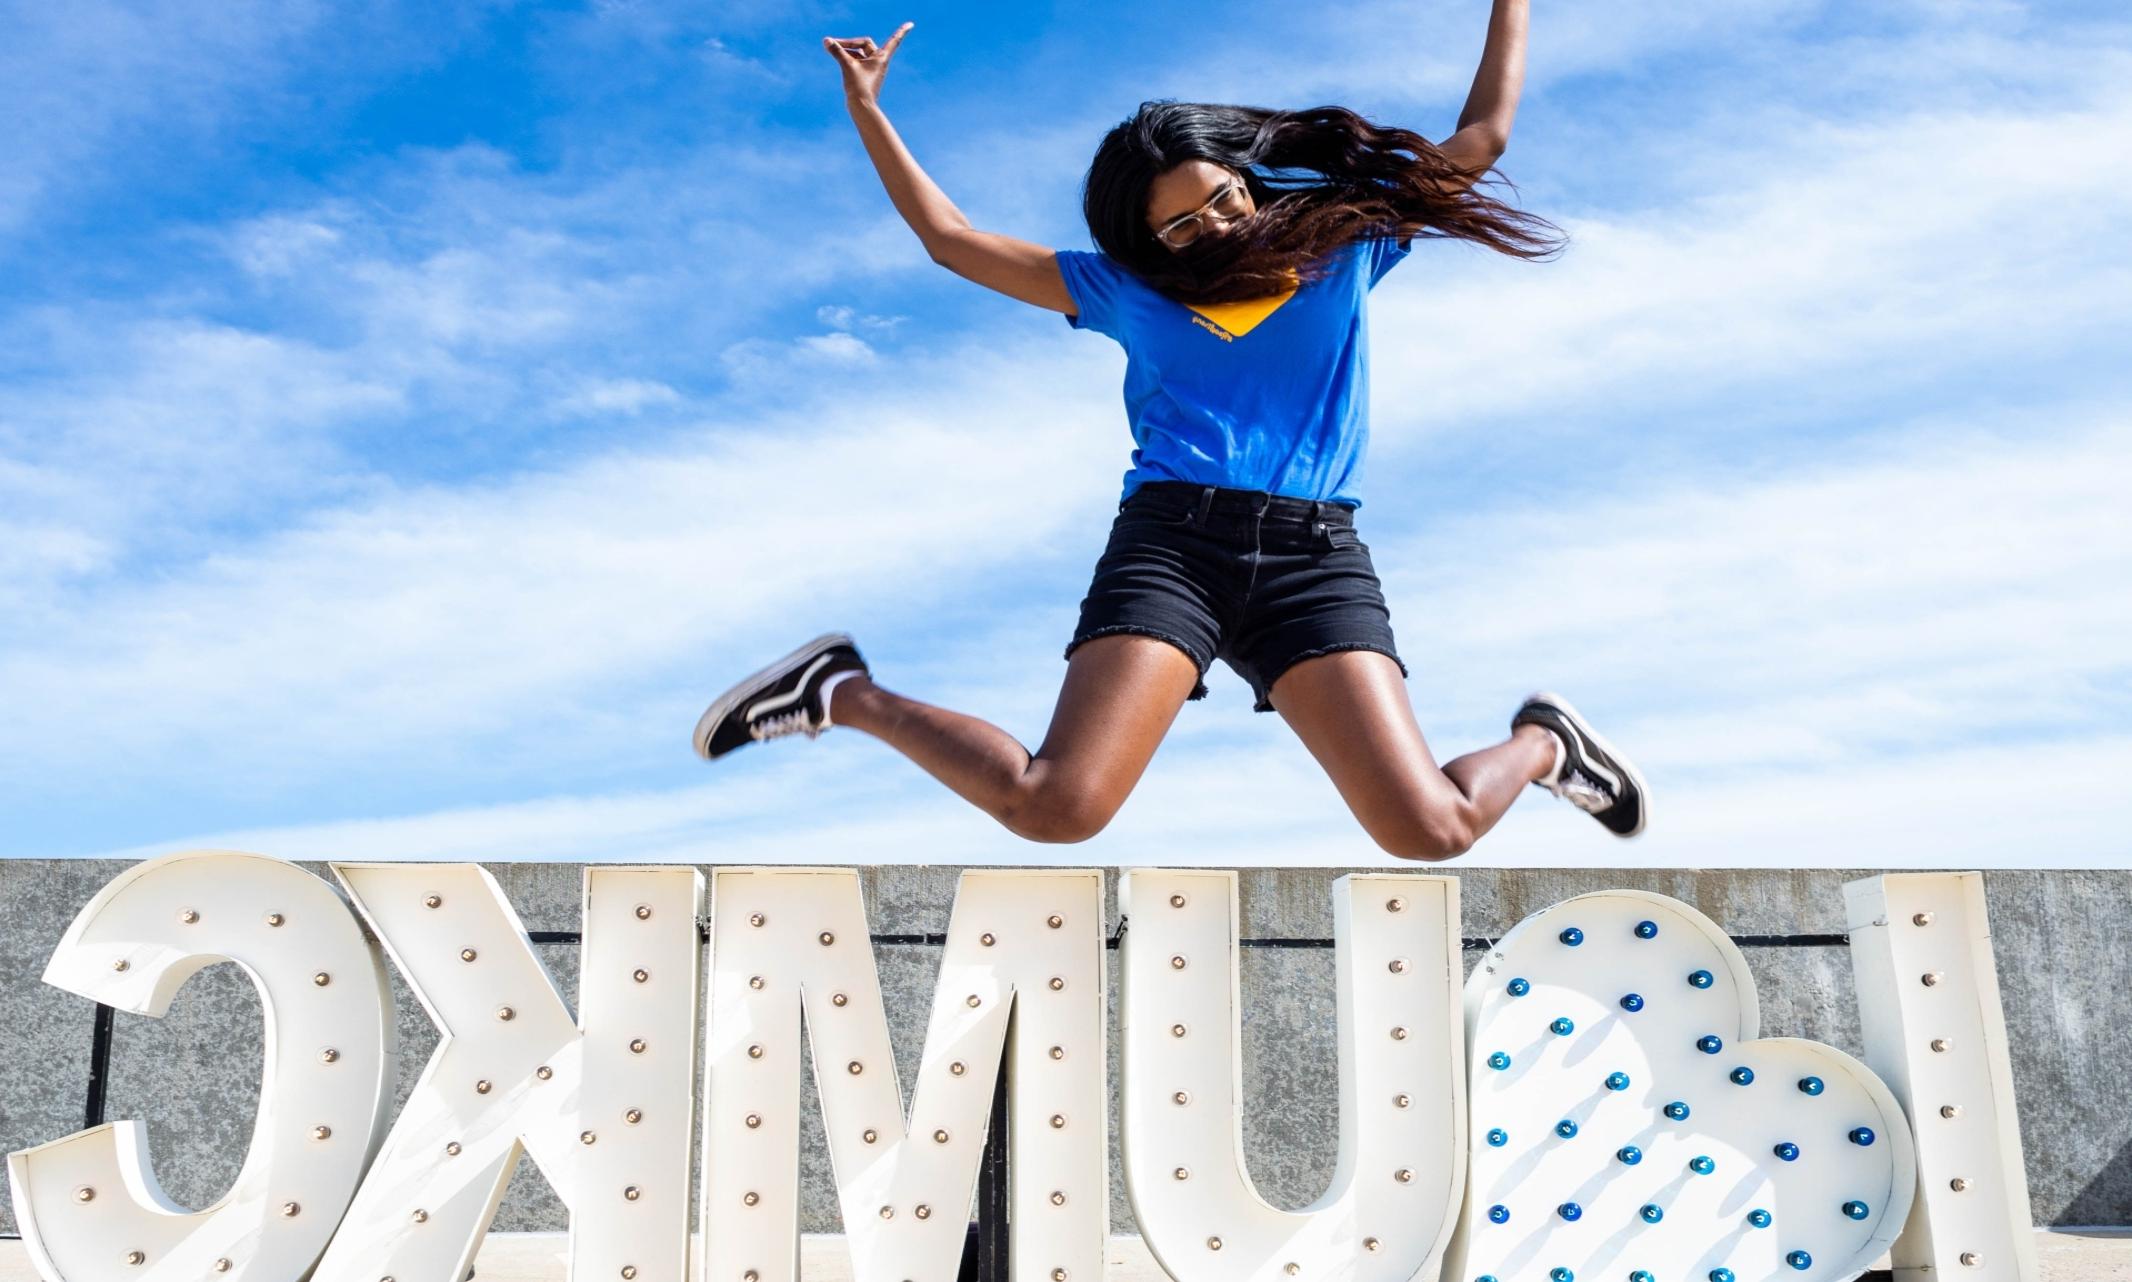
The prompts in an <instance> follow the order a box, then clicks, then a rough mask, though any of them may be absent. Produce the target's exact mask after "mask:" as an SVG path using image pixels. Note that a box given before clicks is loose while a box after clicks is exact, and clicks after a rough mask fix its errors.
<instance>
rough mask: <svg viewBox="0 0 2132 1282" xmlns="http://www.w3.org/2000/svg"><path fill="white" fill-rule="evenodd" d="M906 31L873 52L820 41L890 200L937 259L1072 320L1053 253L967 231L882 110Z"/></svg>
mask: <svg viewBox="0 0 2132 1282" xmlns="http://www.w3.org/2000/svg"><path fill="white" fill-rule="evenodd" d="M910 29H911V24H910V23H908V22H906V23H904V24H903V25H902V26H901V27H899V28H897V30H896V34H895V35H893V36H890V37H889V38H888V43H887V44H886V45H883V46H880V47H878V48H877V47H876V46H875V45H874V42H873V38H872V37H870V36H859V37H854V38H852V39H848V40H840V39H835V38H824V40H823V41H822V43H823V45H824V46H826V47H827V48H828V50H829V53H830V56H832V57H834V58H835V59H836V60H837V62H838V63H839V64H840V65H841V66H842V67H843V69H844V105H845V106H846V107H847V108H849V109H850V111H851V121H852V123H853V124H854V125H856V126H858V129H859V138H860V139H861V140H862V141H863V142H864V143H865V144H866V154H867V156H868V158H870V159H871V160H872V161H873V162H874V170H875V172H877V173H878V174H880V176H881V185H882V186H883V187H886V188H887V189H888V198H889V200H890V201H891V202H892V203H893V204H894V205H895V207H896V212H897V213H899V214H901V215H903V221H904V222H906V223H909V224H910V227H911V230H912V231H914V232H916V233H917V234H918V240H919V241H920V243H922V244H923V245H924V246H925V252H926V253H927V254H929V255H931V256H932V259H933V261H934V262H936V263H939V264H940V265H941V266H943V267H945V268H947V269H948V270H949V271H952V272H954V273H955V274H956V275H958V276H961V277H963V278H965V279H967V280H973V281H976V282H977V283H978V284H980V285H983V286H986V287H987V288H990V289H996V290H998V291H999V292H1000V293H1002V294H1005V295H1007V296H1008V297H1009V298H1018V299H1020V300H1021V301H1023V302H1025V303H1032V304H1034V305H1036V306H1038V307H1045V308H1049V309H1050V310H1052V311H1055V312H1065V313H1067V314H1069V315H1071V314H1072V313H1073V312H1074V310H1075V308H1074V303H1073V296H1072V295H1071V294H1069V293H1067V292H1066V280H1065V277H1064V276H1062V275H1061V274H1060V272H1059V265H1058V256H1057V255H1056V254H1055V253H1054V252H1053V251H1052V250H1050V249H1048V248H1046V247H1044V246H1042V245H1037V244H1032V243H1031V242H1029V241H1026V240H1017V239H1015V238H1014V237H1012V236H1002V235H1000V234H999V233H997V232H988V231H979V230H978V229H977V228H975V227H972V226H970V220H969V219H967V218H965V217H963V214H962V211H961V210H960V209H957V208H956V207H955V202H954V201H952V200H949V199H948V197H947V193H945V192H943V191H941V190H940V188H939V186H938V185H937V184H935V183H934V182H933V180H932V178H930V177H929V176H928V175H927V174H926V172H925V170H923V169H921V168H919V167H918V162H917V161H916V160H915V159H913V158H912V156H911V153H910V149H909V148H907V147H905V146H904V145H903V139H902V138H900V137H899V136H897V134H896V128H895V126H894V125H891V124H890V123H889V122H888V116H887V114H886V113H885V112H883V111H882V110H881V103H880V89H881V78H882V76H883V75H885V74H886V72H887V70H888V60H889V58H890V57H892V56H893V55H894V54H895V52H896V46H897V45H899V44H901V43H902V42H903V37H904V34H905V33H906V32H908V31H909V30H910Z"/></svg>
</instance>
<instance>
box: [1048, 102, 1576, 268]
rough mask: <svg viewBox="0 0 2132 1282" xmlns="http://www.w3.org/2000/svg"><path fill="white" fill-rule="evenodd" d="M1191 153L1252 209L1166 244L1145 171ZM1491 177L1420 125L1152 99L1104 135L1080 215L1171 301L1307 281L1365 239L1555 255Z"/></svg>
mask: <svg viewBox="0 0 2132 1282" xmlns="http://www.w3.org/2000/svg"><path fill="white" fill-rule="evenodd" d="M1194 159H1197V160H1206V161H1211V162H1213V163H1215V164H1218V165H1224V166H1227V167H1228V168H1230V169H1233V170H1235V171H1236V172H1237V173H1238V174H1240V175H1241V176H1242V178H1243V181H1244V185H1245V187H1246V188H1248V189H1249V190H1250V192H1251V199H1252V201H1253V203H1254V204H1255V205H1256V206H1257V211H1256V212H1255V213H1254V214H1252V215H1251V216H1250V217H1249V218H1246V219H1243V220H1242V221H1240V222H1237V223H1236V224H1234V225H1232V226H1231V227H1230V228H1229V229H1228V230H1227V232H1226V233H1225V234H1222V235H1202V236H1200V237H1199V238H1198V239H1196V240H1194V241H1192V242H1191V243H1190V244H1188V245H1186V246H1185V247H1184V248H1182V249H1178V250H1171V249H1169V248H1168V247H1166V246H1164V245H1163V244H1162V242H1160V241H1158V240H1156V239H1155V233H1154V232H1153V231H1152V230H1150V229H1149V227H1148V224H1147V198H1148V191H1149V189H1150V188H1151V187H1152V186H1153V184H1154V181H1155V177H1156V175H1158V174H1160V173H1162V172H1163V171H1165V170H1167V169H1169V168H1171V167H1173V166H1175V165H1178V164H1182V163H1183V162H1185V161H1188V160H1194ZM1267 171H1270V172H1267ZM1299 172H1300V176H1297V175H1298V173H1299ZM1493 172H1494V171H1493V170H1492V169H1491V170H1489V171H1487V173H1484V174H1482V175H1474V174H1472V173H1471V172H1470V171H1467V170H1464V169H1462V168H1460V167H1459V166H1458V165H1457V164H1455V163H1453V162H1452V160H1451V159H1450V158H1449V157H1448V156H1446V155H1444V153H1443V152H1442V151H1440V150H1438V149H1437V147H1436V144H1434V143H1432V142H1430V141H1429V140H1428V139H1426V138H1424V137H1422V136H1421V135H1420V134H1417V133H1415V132H1413V131H1412V130H1408V129H1399V128H1396V127H1391V126H1381V125H1375V124H1372V123H1370V122H1369V121H1368V120H1366V119H1364V118H1363V117H1361V116H1359V115H1357V114H1355V113H1354V112H1352V111H1349V110H1347V109H1346V108H1345V107H1312V108H1309V109H1307V110H1303V111H1269V110H1267V109H1265V108H1261V107H1235V106H1225V105H1221V104H1215V103H1197V102H1173V101H1170V100H1168V99H1158V100H1155V101H1152V102H1143V103H1141V104H1140V109H1139V111H1137V112H1135V113H1134V114H1133V116H1132V118H1131V119H1129V120H1125V121H1121V122H1119V123H1118V124H1117V125H1116V126H1114V127H1113V128H1112V129H1111V131H1110V132H1109V133H1108V134H1106V135H1104V138H1103V142H1102V144H1101V145H1100V146H1098V147H1097V148H1096V156H1095V160H1094V161H1093V162H1091V163H1090V165H1089V167H1088V176H1087V178H1086V179H1085V180H1084V182H1083V183H1082V187H1081V210H1082V213H1083V215H1084V216H1085V217H1086V218H1087V219H1088V230H1089V234H1090V235H1092V236H1093V237H1094V238H1095V242H1096V245H1097V247H1098V248H1100V249H1102V251H1103V252H1104V253H1106V254H1108V255H1110V257H1111V258H1113V259H1115V260H1116V261H1117V262H1119V263H1121V264H1123V265H1124V266H1125V267H1127V268H1128V269H1130V270H1131V271H1132V272H1133V273H1134V274H1135V275H1137V276H1139V277H1140V278H1141V279H1142V280H1143V281H1145V282H1147V284H1148V285H1149V286H1151V287H1153V288H1154V289H1156V290H1159V291H1160V292H1162V293H1164V294H1167V295H1169V296H1170V297H1172V298H1175V299H1177V300H1179V301H1180V302H1187V303H1219V302H1234V301H1236V300H1238V299H1245V298H1263V297H1265V296H1266V295H1268V294H1276V293H1279V292H1281V291H1282V290H1284V289H1286V288H1288V287H1289V286H1290V285H1291V284H1293V283H1297V282H1306V283H1307V282H1308V281H1311V280H1315V279H1317V278H1318V277H1320V276H1322V275H1324V273H1325V271H1326V270H1327V268H1328V266H1329V260H1328V259H1327V255H1328V254H1329V253H1330V252H1331V251H1332V250H1335V249H1337V248H1339V247H1341V246H1342V245H1346V244H1348V243H1349V242H1351V241H1355V240H1361V239H1364V238H1369V237H1378V236H1384V237H1392V238H1397V239H1404V238H1406V237H1409V236H1423V237H1436V238H1445V239H1455V240H1470V241H1473V242H1474V243H1476V244H1480V245H1486V246H1487V247H1488V248H1490V249H1493V250H1496V251H1498V252H1500V253H1505V254H1512V255H1515V256H1517V257H1519V258H1548V257H1551V256H1553V255H1554V254H1555V253H1557V252H1559V251H1560V249H1561V247H1562V245H1563V242H1564V238H1563V236H1562V233H1561V230H1560V229H1559V228H1557V227H1556V226H1555V225H1554V224H1553V223H1550V222H1548V221H1547V220H1546V219H1544V218H1541V217H1539V216H1537V215H1535V214H1529V213H1526V212H1524V211H1522V210H1519V209H1515V208H1513V207H1511V206H1510V205H1507V204H1505V203H1503V202H1502V201H1500V200H1497V199H1496V198H1495V197H1493V196H1490V195H1488V194H1487V193H1485V192H1483V191H1481V190H1480V188H1481V186H1482V185H1483V184H1484V183H1487V184H1494V183H1497V182H1502V181H1503V180H1501V179H1500V178H1490V177H1489V176H1488V175H1489V174H1492V173H1493ZM1469 183H1470V185H1469ZM1504 185H1508V184H1507V183H1504ZM1290 273H1293V274H1294V275H1293V276H1291V275H1290Z"/></svg>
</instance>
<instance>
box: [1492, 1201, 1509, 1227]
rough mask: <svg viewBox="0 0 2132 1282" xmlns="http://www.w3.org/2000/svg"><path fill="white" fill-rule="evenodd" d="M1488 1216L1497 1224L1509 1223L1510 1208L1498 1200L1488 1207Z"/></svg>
mask: <svg viewBox="0 0 2132 1282" xmlns="http://www.w3.org/2000/svg"><path fill="white" fill-rule="evenodd" d="M1488 1218H1489V1219H1490V1220H1492V1221H1494V1222H1495V1223H1497V1224H1507V1223H1509V1222H1510V1208H1509V1207H1507V1206H1504V1205H1503V1204H1502V1203H1501V1202H1498V1203H1496V1204H1495V1205H1494V1206H1491V1207H1489V1208H1488Z"/></svg>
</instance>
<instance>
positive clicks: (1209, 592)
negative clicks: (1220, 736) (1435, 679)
mask: <svg viewBox="0 0 2132 1282" xmlns="http://www.w3.org/2000/svg"><path fill="white" fill-rule="evenodd" d="M1118 632H1132V633H1139V634H1140V635H1143V636H1151V637H1159V638H1161V639H1162V640H1164V641H1167V642H1169V643H1170V644H1172V645H1174V646H1176V647H1177V648H1178V649H1180V650H1183V651H1184V652H1185V653H1186V654H1188V655H1190V656H1191V657H1192V661H1193V662H1194V663H1196V664H1198V665H1199V675H1200V678H1201V680H1200V681H1199V682H1198V683H1197V684H1196V685H1195V686H1194V687H1193V689H1192V694H1191V697H1192V698H1194V699H1204V698H1205V697H1206V695H1207V683H1206V680H1205V677H1206V674H1207V668H1208V666H1209V665H1210V664H1212V663H1213V662H1214V660H1216V659H1221V660H1223V661H1224V662H1226V663H1227V664H1228V665H1229V666H1230V667H1231V668H1232V669H1234V670H1235V672H1236V674H1237V675H1238V676H1240V677H1242V678H1243V679H1244V680H1245V681H1246V682H1248V683H1249V684H1250V686H1251V693H1252V695H1253V696H1254V702H1253V705H1252V711H1253V712H1271V711H1273V704H1272V703H1271V702H1269V701H1268V698H1267V695H1268V692H1269V691H1271V690H1272V688H1273V683H1274V682H1275V681H1276V680H1278V679H1279V678H1280V676H1281V674H1282V673H1284V672H1286V671H1287V670H1288V669H1289V667H1290V666H1291V665H1293V664H1295V663H1297V662H1298V661H1300V660H1303V659H1309V658H1314V657H1316V656H1317V655H1321V654H1330V653H1332V652H1333V651H1335V650H1375V651H1377V652H1378V653H1379V654H1383V655H1387V656H1389V657H1390V658H1391V660H1392V661H1393V662H1394V663H1397V664H1398V665H1399V673H1400V675H1401V676H1408V675H1411V674H1409V673H1408V672H1407V665H1406V663H1405V661H1404V660H1402V659H1400V657H1399V653H1398V651H1397V649H1395V648H1394V646H1393V643H1392V616H1391V612H1390V611H1389V610H1387V609H1386V608H1385V604H1384V590H1383V587H1382V585H1380V584H1379V583H1378V581H1377V571H1376V568H1375V567H1374V566H1372V565H1371V564H1370V552H1369V547H1368V545H1366V544H1364V543H1363V542H1362V539H1361V537H1360V536H1359V535H1357V534H1356V533H1355V509H1353V508H1352V507H1349V506H1347V505H1346V504H1344V503H1333V502H1330V501H1327V500H1323V499H1298V498H1290V497H1288V496H1287V495H1282V494H1268V493H1266V492H1265V491H1263V490H1234V489H1229V488H1226V487H1224V486H1217V485H1195V484H1192V483H1191V482H1188V481H1147V482H1144V483H1142V484H1141V486H1140V487H1139V488H1138V489H1136V490H1134V491H1133V493H1132V494H1131V496H1130V497H1128V498H1127V499H1126V500H1125V501H1124V502H1123V503H1120V504H1119V505H1118V517H1117V520H1116V521H1114V522H1113V523H1112V524H1111V529H1110V543H1109V545H1108V546H1106V547H1105V548H1104V549H1103V555H1102V556H1101V557H1100V558H1099V559H1098V560H1097V561H1096V569H1095V576H1094V581H1093V582H1092V583H1090V584H1089V588H1088V595H1087V596H1086V597H1085V598H1083V599H1082V601H1081V620H1080V623H1079V624H1078V625H1076V626H1075V628H1074V632H1073V640H1072V641H1070V642H1068V643H1067V646H1066V657H1067V658H1069V659H1070V658H1072V657H1073V652H1074V647H1076V646H1078V645H1080V644H1081V643H1082V642H1083V641H1086V640H1088V639H1090V638H1091V637H1100V636H1108V635H1110V634H1112V633H1118Z"/></svg>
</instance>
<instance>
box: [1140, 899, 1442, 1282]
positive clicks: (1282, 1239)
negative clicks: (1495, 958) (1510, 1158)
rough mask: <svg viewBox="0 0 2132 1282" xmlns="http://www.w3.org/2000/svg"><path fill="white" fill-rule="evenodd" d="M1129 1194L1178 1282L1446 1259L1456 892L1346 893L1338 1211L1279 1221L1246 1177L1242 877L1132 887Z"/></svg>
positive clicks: (1405, 1270) (1322, 1273)
mask: <svg viewBox="0 0 2132 1282" xmlns="http://www.w3.org/2000/svg"><path fill="white" fill-rule="evenodd" d="M1118 897H1119V904H1120V906H1121V908H1122V909H1123V911H1124V912H1125V913H1126V917H1127V927H1126V932H1125V942H1124V945H1123V952H1124V956H1123V958H1122V959H1121V965H1122V967H1123V972H1124V976H1125V982H1124V994H1123V998H1122V1006H1123V1011H1124V1014H1123V1018H1122V1021H1121V1024H1120V1037H1121V1038H1122V1040H1123V1042H1124V1047H1123V1050H1124V1055H1123V1081H1122V1082H1121V1084H1120V1093H1121V1095H1122V1097H1123V1110H1124V1111H1123V1119H1122V1125H1121V1129H1120V1134H1121V1138H1122V1142H1123V1144H1124V1148H1125V1183H1126V1191H1127V1192H1128V1194H1129V1195H1130V1196H1131V1198H1132V1204H1133V1212H1134V1214H1135V1215H1136V1216H1138V1217H1139V1220H1140V1231H1141V1233H1142V1234H1143V1235H1144V1238H1145V1240H1146V1242H1147V1245H1148V1249H1149V1250H1150V1251H1151V1252H1153V1253H1154V1255H1155V1257H1156V1259H1157V1260H1159V1261H1160V1262H1161V1264H1162V1267H1163V1268H1164V1269H1165V1270H1166V1271H1167V1272H1168V1273H1169V1274H1170V1276H1171V1277H1173V1278H1177V1279H1179V1280H1180V1282H1202V1280H1206V1282H1216V1280H1219V1282H1230V1280H1232V1279H1263V1280H1264V1282H1289V1280H1290V1279H1303V1280H1304V1282H1310V1280H1311V1279H1326V1278H1340V1279H1367V1280H1370V1282H1406V1279H1408V1278H1411V1277H1413V1276H1415V1275H1416V1274H1417V1273H1420V1272H1422V1271H1423V1270H1425V1269H1428V1268H1429V1267H1430V1266H1431V1265H1433V1264H1434V1263H1435V1261H1436V1260H1437V1259H1438V1257H1439V1254H1440V1252H1441V1251H1442V1250H1443V1248H1444V1245H1445V1241H1446V1239H1447V1238H1448V1237H1449V1236H1450V1233H1451V1228H1452V1221H1453V1216H1454V1214H1455V1212H1456V1210H1457V1207H1458V1195H1459V1190H1460V1187H1461V1185H1462V1183H1463V1179H1464V1173H1465V1171H1464V1168H1465V1161H1464V1153H1465V1112H1466V1110H1465V1073H1464V1066H1463V1059H1464V1056H1463V1053H1462V1048H1461V1040H1462V1039H1461V1037H1460V1035H1459V1034H1460V1022H1459V1018H1458V990H1459V981H1460V977H1461V974H1462V968H1461V966H1460V963H1459V934H1458V918H1459V914H1458V879H1457V878H1456V877H1418V876H1413V875H1411V874H1387V875H1375V874H1350V875H1348V876H1345V877H1342V878H1340V879H1339V880H1338V881H1337V882H1335V883H1334V884H1333V913H1334V919H1333V920H1334V927H1333V934H1334V946H1335V949H1336V951H1335V959H1334V968H1335V972H1336V974H1337V977H1338V978H1337V998H1336V1005H1337V1007H1338V1012H1337V1019H1338V1029H1339V1045H1340V1150H1339V1159H1338V1165H1337V1168H1336V1170H1335V1172H1334V1175H1333V1179H1332V1185H1331V1187H1330V1188H1329V1189H1327V1191H1326V1193H1325V1196H1324V1197H1322V1198H1320V1199H1319V1200H1318V1201H1317V1202H1315V1203H1313V1204H1312V1205H1310V1206H1308V1207H1305V1208H1304V1209H1303V1210H1301V1211H1283V1210H1279V1209H1277V1208H1275V1207H1273V1206H1269V1205H1268V1204H1267V1203H1266V1202H1265V1200H1264V1199H1263V1198H1261V1197H1260V1196H1259V1194H1258V1190H1257V1189H1256V1188H1255V1187H1254V1186H1253V1184H1252V1182H1251V1177H1250V1174H1249V1172H1248V1171H1246V1170H1245V1168H1244V1157H1243V1142H1242V1131H1241V1126H1240V1120H1241V1116H1242V1110H1243V1099H1242V1096H1243V1054H1242V1049H1243V1048H1242V1045H1241V1036H1240V1030H1241V1021H1242V1004H1241V1002H1240V1001H1239V996H1238V993H1239V980H1238V948H1237V900H1236V874H1235V873H1233V872H1226V871H1193V872H1176V871H1160V870H1152V871H1140V870H1135V871H1132V872H1128V873H1126V874H1125V875H1124V880H1123V882H1122V884H1121V885H1120V888H1119V892H1118Z"/></svg>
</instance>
